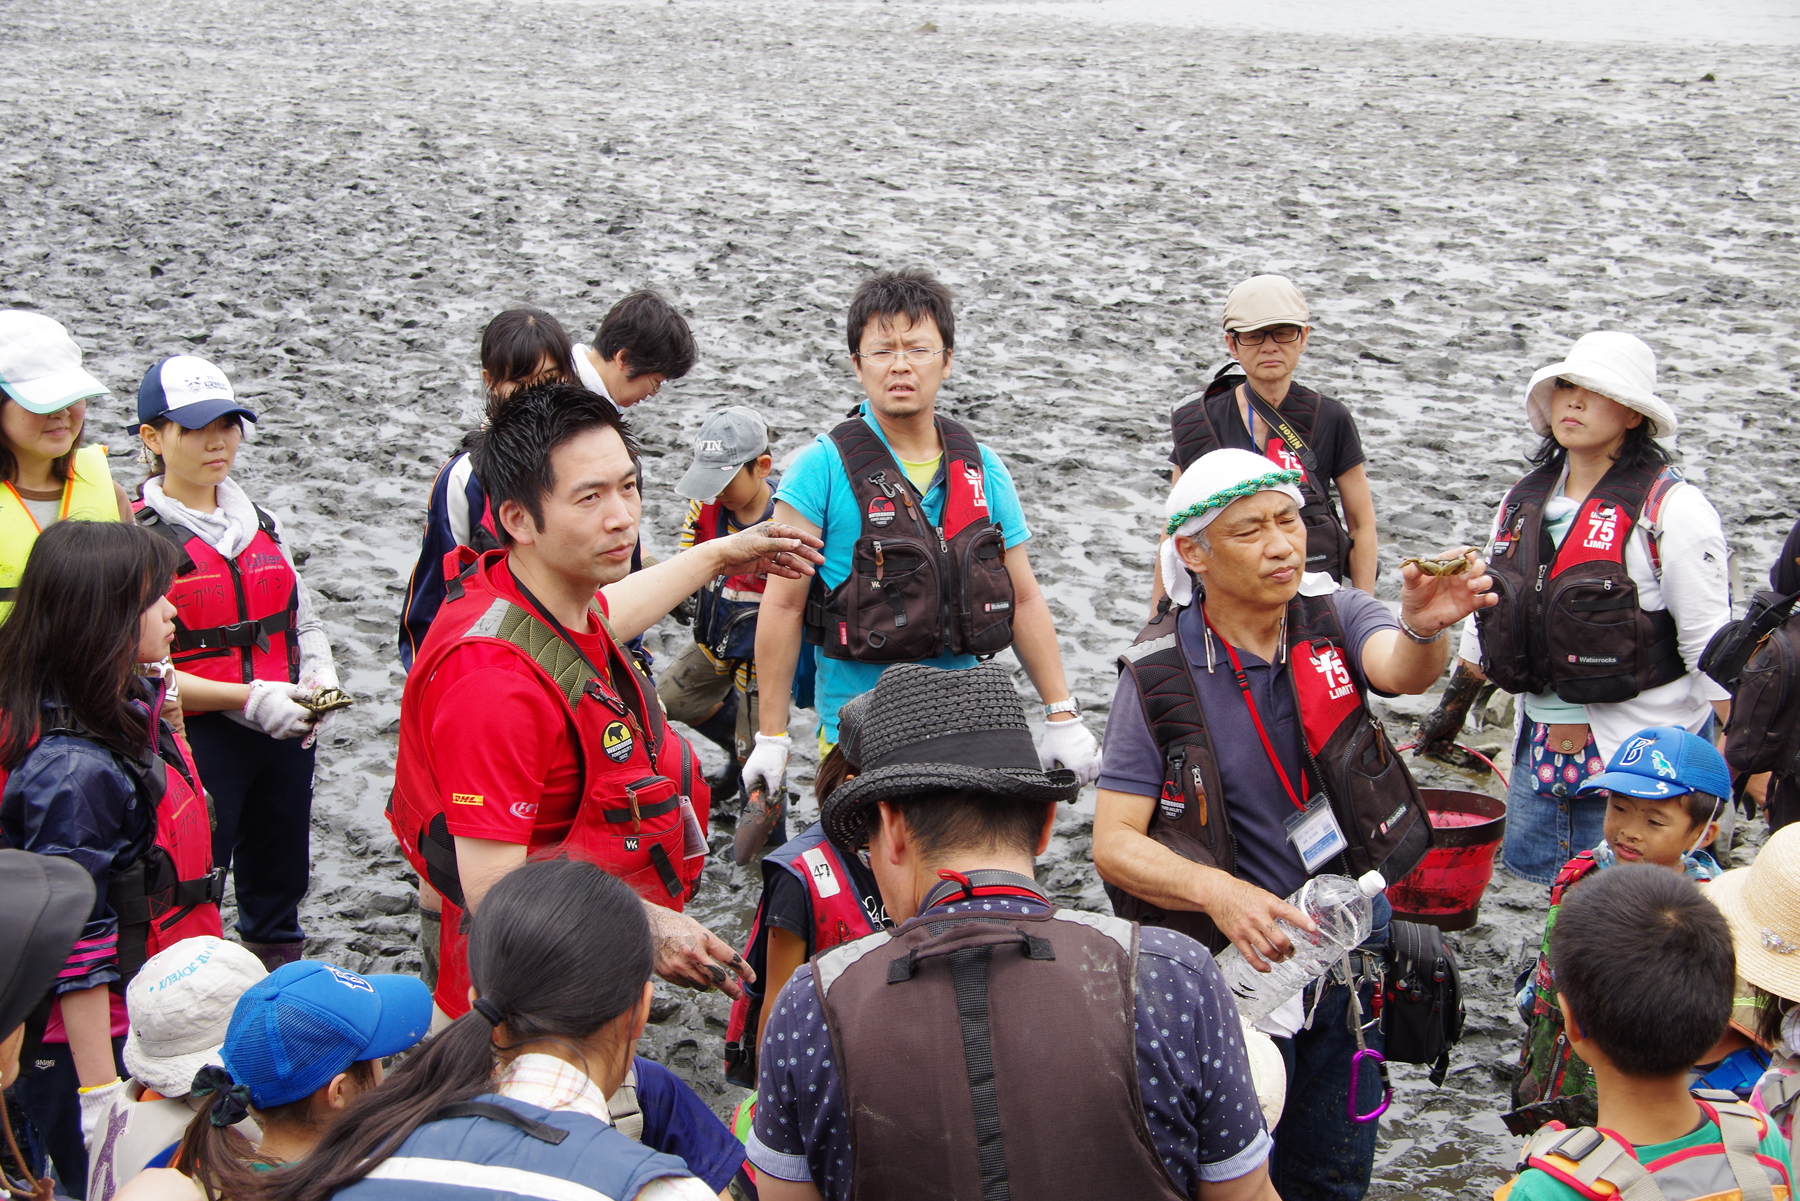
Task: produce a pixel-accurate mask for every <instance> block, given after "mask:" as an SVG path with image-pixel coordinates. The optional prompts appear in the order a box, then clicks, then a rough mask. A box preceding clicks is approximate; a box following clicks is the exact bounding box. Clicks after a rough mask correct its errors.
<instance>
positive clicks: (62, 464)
mask: <svg viewBox="0 0 1800 1201" xmlns="http://www.w3.org/2000/svg"><path fill="white" fill-rule="evenodd" d="M18 403H19V402H18V401H16V400H14V399H13V398H12V397H10V396H8V395H7V394H6V393H5V392H4V391H0V408H5V407H6V406H7V405H10V404H18ZM19 407H20V408H23V407H24V406H23V405H20V406H19ZM86 433H87V420H86V419H85V418H83V420H82V422H81V429H80V430H79V431H78V432H77V433H76V435H75V445H73V446H71V447H69V453H68V454H66V455H64V456H62V457H61V458H60V459H52V460H51V461H50V476H51V478H52V479H58V480H61V481H62V482H63V483H65V484H66V483H68V482H69V480H70V479H71V478H72V477H73V476H74V474H75V452H76V451H78V450H80V449H81V440H82V437H83V436H84V435H85V434H86ZM0 480H4V481H5V482H7V483H9V484H14V483H17V482H18V480H19V457H18V456H17V455H15V454H14V453H13V448H12V447H11V446H8V445H7V442H6V439H5V437H3V436H0Z"/></svg>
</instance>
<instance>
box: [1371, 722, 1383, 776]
mask: <svg viewBox="0 0 1800 1201" xmlns="http://www.w3.org/2000/svg"><path fill="white" fill-rule="evenodd" d="M1369 724H1370V725H1372V726H1374V727H1375V749H1376V751H1377V752H1379V754H1380V755H1381V766H1383V767H1386V766H1387V731H1386V730H1385V729H1383V728H1382V725H1381V719H1380V718H1379V717H1376V716H1375V714H1374V713H1370V714H1369Z"/></svg>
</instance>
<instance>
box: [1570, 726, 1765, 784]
mask: <svg viewBox="0 0 1800 1201" xmlns="http://www.w3.org/2000/svg"><path fill="white" fill-rule="evenodd" d="M1599 789H1605V790H1606V791H1608V792H1622V793H1624V794H1625V795H1626V796H1634V797H1637V798H1638V799H1640V800H1645V801H1659V800H1662V799H1663V798H1665V797H1676V796H1682V795H1684V794H1686V793H1690V792H1705V793H1710V794H1712V795H1713V796H1716V797H1728V796H1730V795H1731V772H1730V770H1729V769H1728V768H1727V767H1726V766H1725V759H1724V756H1722V755H1720V754H1719V752H1718V751H1717V750H1715V749H1714V747H1713V744H1712V743H1710V742H1708V741H1707V740H1706V739H1704V738H1702V737H1700V735H1698V734H1690V733H1688V732H1687V731H1686V730H1683V729H1680V728H1678V727H1676V726H1651V727H1650V728H1649V729H1647V730H1639V731H1638V732H1637V733H1635V734H1633V735H1632V736H1631V737H1630V738H1627V739H1626V740H1625V741H1624V743H1622V744H1621V745H1620V747H1619V749H1618V750H1617V751H1615V752H1613V757H1612V761H1611V762H1610V763H1608V764H1607V765H1606V770H1605V771H1603V772H1601V773H1600V774H1599V775H1597V776H1589V777H1588V779H1587V781H1586V782H1585V783H1584V784H1582V786H1581V787H1580V789H1579V790H1577V791H1578V793H1586V792H1594V791H1597V790H1599Z"/></svg>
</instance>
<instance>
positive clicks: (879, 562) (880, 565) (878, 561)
mask: <svg viewBox="0 0 1800 1201" xmlns="http://www.w3.org/2000/svg"><path fill="white" fill-rule="evenodd" d="M886 562H887V559H886V557H885V556H884V555H883V554H882V553H881V543H880V542H877V543H876V544H875V586H876V587H877V588H879V587H881V578H882V574H883V572H885V571H886Z"/></svg>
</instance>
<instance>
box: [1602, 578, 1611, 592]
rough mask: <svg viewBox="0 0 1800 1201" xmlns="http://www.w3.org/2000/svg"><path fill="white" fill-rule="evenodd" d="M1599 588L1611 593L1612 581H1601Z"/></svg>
mask: <svg viewBox="0 0 1800 1201" xmlns="http://www.w3.org/2000/svg"><path fill="white" fill-rule="evenodd" d="M1601 587H1602V588H1603V589H1605V590H1606V591H1607V592H1611V591H1612V581H1611V580H1605V581H1603V582H1602V583H1601Z"/></svg>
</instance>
